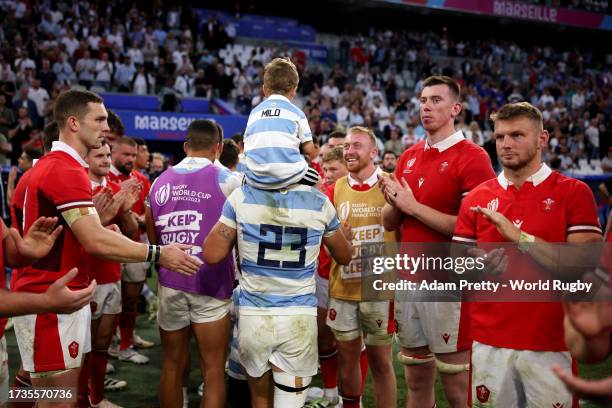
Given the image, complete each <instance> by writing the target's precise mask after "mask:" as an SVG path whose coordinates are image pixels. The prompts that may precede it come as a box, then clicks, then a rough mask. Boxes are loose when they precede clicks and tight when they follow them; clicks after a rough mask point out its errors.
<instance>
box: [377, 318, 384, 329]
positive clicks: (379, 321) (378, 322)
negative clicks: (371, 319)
mask: <svg viewBox="0 0 612 408" xmlns="http://www.w3.org/2000/svg"><path fill="white" fill-rule="evenodd" d="M382 323H383V321H382V319H376V324H377V325H378V327H380V326H382Z"/></svg>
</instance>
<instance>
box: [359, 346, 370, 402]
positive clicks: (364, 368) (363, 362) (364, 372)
mask: <svg viewBox="0 0 612 408" xmlns="http://www.w3.org/2000/svg"><path fill="white" fill-rule="evenodd" d="M359 365H360V366H361V392H362V393H363V390H364V389H365V385H366V380H367V378H368V354H367V353H366V351H365V349H363V350H361V356H360V357H359Z"/></svg>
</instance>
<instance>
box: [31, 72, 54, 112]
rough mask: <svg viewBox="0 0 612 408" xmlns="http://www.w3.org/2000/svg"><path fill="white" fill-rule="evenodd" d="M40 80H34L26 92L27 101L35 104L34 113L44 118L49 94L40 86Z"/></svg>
mask: <svg viewBox="0 0 612 408" xmlns="http://www.w3.org/2000/svg"><path fill="white" fill-rule="evenodd" d="M40 84H41V81H40V79H38V78H36V79H34V80H33V81H32V87H31V88H30V89H29V90H28V99H30V100H32V101H34V103H35V104H36V113H37V115H38V116H39V117H44V116H45V113H44V109H45V104H46V103H47V101H48V100H49V92H47V90H46V89H45V88H42V87H41V86H40Z"/></svg>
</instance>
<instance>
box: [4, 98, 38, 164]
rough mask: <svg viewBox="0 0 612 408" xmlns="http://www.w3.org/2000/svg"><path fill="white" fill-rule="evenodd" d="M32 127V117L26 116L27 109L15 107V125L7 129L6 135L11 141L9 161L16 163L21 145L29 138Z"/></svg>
mask: <svg viewBox="0 0 612 408" xmlns="http://www.w3.org/2000/svg"><path fill="white" fill-rule="evenodd" d="M33 129H34V124H33V123H32V119H30V117H29V116H28V109H27V108H24V107H20V108H19V109H17V125H16V126H15V127H14V128H13V129H11V130H9V132H8V137H9V141H10V143H11V146H12V148H11V162H12V163H13V164H17V160H18V159H19V157H20V156H21V152H22V145H23V144H25V143H26V142H28V141H29V140H30V133H31V132H32V130H33Z"/></svg>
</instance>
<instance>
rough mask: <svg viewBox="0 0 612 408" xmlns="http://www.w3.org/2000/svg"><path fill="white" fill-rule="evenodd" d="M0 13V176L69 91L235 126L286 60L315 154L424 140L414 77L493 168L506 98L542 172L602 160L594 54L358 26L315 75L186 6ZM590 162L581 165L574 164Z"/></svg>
mask: <svg viewBox="0 0 612 408" xmlns="http://www.w3.org/2000/svg"><path fill="white" fill-rule="evenodd" d="M540 3H542V2H540ZM546 3H549V2H546ZM552 3H553V4H551V5H561V6H573V7H581V6H585V7H587V6H588V7H595V6H596V4H595V3H596V2H575V1H574V2H561V3H562V4H556V3H559V2H552ZM565 3H567V4H565ZM0 7H1V8H0V18H2V20H3V24H2V26H1V27H0V41H1V44H2V46H1V47H0V50H1V52H0V164H6V163H8V161H9V160H10V161H11V162H12V163H13V164H16V163H17V160H18V159H19V157H20V155H21V152H22V151H23V150H24V149H25V148H26V147H36V148H39V149H40V147H41V145H40V130H42V128H43V126H44V124H45V122H47V121H48V120H49V117H50V115H51V112H52V110H53V104H54V101H55V100H56V98H57V96H58V94H59V92H61V91H62V90H65V89H68V88H69V87H71V86H73V85H81V86H84V87H86V88H91V89H93V90H94V91H118V92H131V93H134V94H155V95H158V96H159V97H160V98H162V99H164V97H165V96H166V97H167V96H170V97H171V99H170V100H176V98H181V97H183V96H196V97H208V98H210V97H219V98H222V99H224V100H230V101H233V102H234V104H235V107H236V110H237V112H239V113H241V114H248V112H250V110H251V108H252V107H254V106H255V105H257V103H258V102H259V101H260V100H261V85H262V80H263V64H264V62H265V61H269V60H270V59H271V58H272V57H274V56H290V57H292V59H293V60H294V61H295V62H296V65H297V66H298V70H299V72H300V75H301V82H300V87H299V95H298V99H297V104H298V105H301V106H302V107H303V108H304V112H305V113H306V115H307V117H308V120H309V122H310V125H311V128H312V129H313V132H314V134H315V135H317V136H319V137H321V138H322V141H323V142H325V141H326V140H327V136H328V135H329V133H330V132H331V131H333V130H334V129H335V128H336V127H337V126H342V127H344V128H346V127H348V126H352V125H356V124H365V125H367V126H372V127H373V128H375V129H376V135H377V137H378V139H379V147H380V150H381V151H384V150H392V151H394V152H395V153H396V154H399V153H401V152H402V151H403V150H404V149H406V148H408V147H410V146H411V145H413V144H414V143H416V142H418V141H419V140H420V139H422V138H423V136H424V134H425V133H424V129H423V127H422V126H421V125H419V120H418V109H419V106H418V104H419V102H418V98H417V96H416V95H418V94H419V92H420V89H421V84H422V78H425V77H427V76H428V75H435V74H446V75H452V76H453V77H455V78H458V80H459V82H460V84H461V85H462V100H463V104H464V110H463V113H462V115H461V116H460V117H459V118H458V119H457V120H458V123H457V126H458V128H460V129H462V130H464V131H465V132H466V134H467V135H468V137H469V138H470V139H472V140H473V141H474V142H476V143H477V144H479V145H481V146H483V147H484V148H485V150H487V152H489V155H490V157H491V158H492V159H493V161H494V166H495V167H496V168H497V166H498V164H497V162H496V158H495V154H494V143H493V141H492V140H491V124H490V122H489V120H488V119H487V118H488V117H489V115H490V114H491V113H493V112H495V111H496V110H497V109H499V107H500V106H501V105H503V104H504V103H506V102H513V101H520V100H525V101H529V102H531V103H532V104H534V105H535V106H537V107H538V108H540V109H541V110H542V112H543V113H544V119H545V126H546V128H547V129H548V130H549V131H550V133H551V135H552V137H551V139H550V143H549V147H548V150H547V151H546V152H545V155H546V160H547V161H548V162H549V163H550V164H551V165H553V166H554V167H555V168H558V169H561V170H578V171H582V172H585V173H597V172H601V167H600V166H599V164H598V161H599V159H601V158H603V157H605V156H606V154H607V148H608V144H609V142H608V140H609V139H610V132H611V131H612V125H611V119H610V118H611V114H612V97H611V94H612V74H611V73H610V70H609V67H608V66H606V65H605V61H604V60H603V59H602V56H601V55H596V54H594V53H593V52H590V51H588V50H578V49H576V48H574V49H566V50H561V51H559V50H555V49H553V48H552V47H550V46H542V45H536V46H533V47H527V46H522V45H519V44H517V43H513V42H508V41H496V40H479V41H474V40H467V39H462V38H460V37H454V36H451V35H450V34H449V33H447V32H446V31H443V32H441V33H435V32H415V31H392V30H389V29H373V28H372V29H370V31H369V32H368V33H367V35H365V36H361V35H360V36H355V37H340V36H338V37H337V39H338V42H337V58H336V60H335V61H332V63H331V64H329V65H327V64H319V63H318V62H317V61H315V60H308V59H307V58H306V56H305V54H304V53H303V52H302V51H299V50H295V49H289V48H286V47H285V48H283V47H278V48H257V47H240V46H237V45H234V42H235V36H236V30H235V28H234V27H232V25H231V24H228V25H227V26H224V24H222V23H221V22H220V21H219V20H218V19H217V18H215V17H211V18H210V19H209V20H207V21H205V22H204V23H203V24H199V20H198V17H197V16H196V14H195V13H194V12H193V11H192V10H191V9H190V8H184V7H171V8H170V9H168V10H162V9H153V10H152V11H151V10H146V11H145V10H142V9H138V8H136V6H135V5H129V3H123V2H108V3H104V5H100V6H96V5H95V4H94V3H90V2H64V3H58V4H57V5H55V4H54V5H51V4H50V3H46V2H43V3H42V4H41V5H37V6H34V7H30V6H29V5H27V4H26V3H25V2H3V3H2V4H1V5H0ZM246 49H248V51H249V52H250V54H249V55H243V54H244V53H246V52H247V51H246ZM525 67H527V69H525ZM174 106H175V105H174V104H171V107H170V108H169V109H173V107H174ZM592 159H595V160H596V162H595V163H594V164H593V165H592V166H590V165H589V166H588V165H587V164H586V163H585V161H584V160H586V161H587V162H588V163H589V164H590V162H591V160H592Z"/></svg>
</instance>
